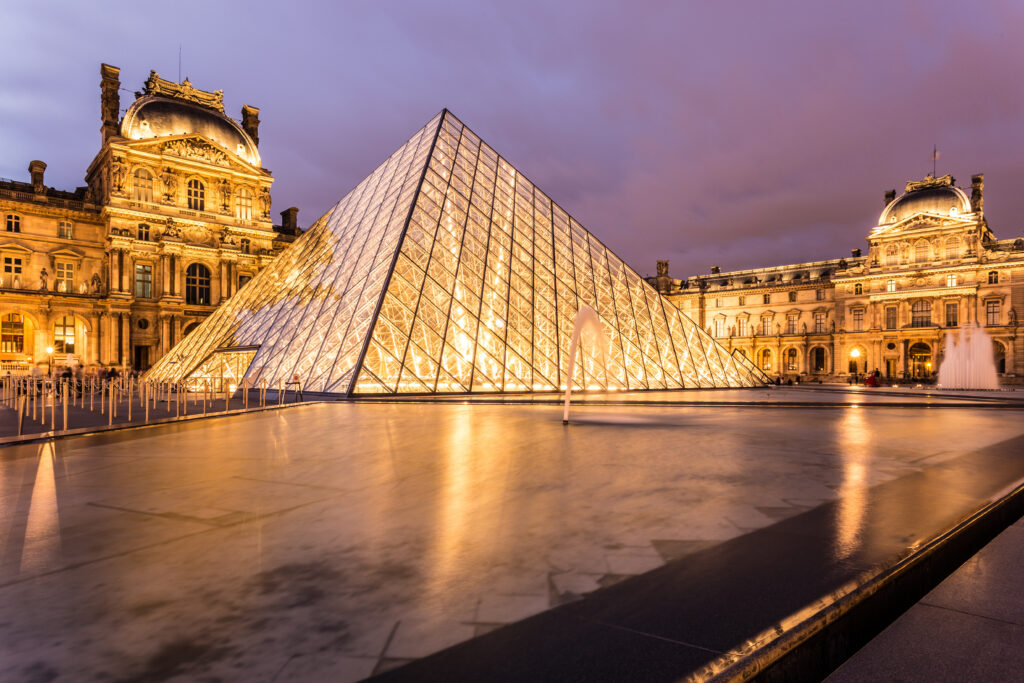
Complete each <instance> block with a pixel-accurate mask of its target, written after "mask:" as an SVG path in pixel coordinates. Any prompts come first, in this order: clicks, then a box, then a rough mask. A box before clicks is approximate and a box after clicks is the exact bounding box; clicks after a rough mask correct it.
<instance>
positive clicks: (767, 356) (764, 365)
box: [761, 349, 772, 372]
mask: <svg viewBox="0 0 1024 683" xmlns="http://www.w3.org/2000/svg"><path fill="white" fill-rule="evenodd" d="M761 369H762V370H764V371H765V372H770V371H771V369H772V352H771V350H770V349H761Z"/></svg>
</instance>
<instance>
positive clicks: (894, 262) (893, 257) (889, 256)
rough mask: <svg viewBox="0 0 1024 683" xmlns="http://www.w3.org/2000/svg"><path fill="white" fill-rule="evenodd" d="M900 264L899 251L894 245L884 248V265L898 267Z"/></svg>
mask: <svg viewBox="0 0 1024 683" xmlns="http://www.w3.org/2000/svg"><path fill="white" fill-rule="evenodd" d="M899 264H900V250H899V248H898V247H897V246H896V245H895V244H890V245H889V246H888V247H886V248H885V265H887V266H898V265H899Z"/></svg>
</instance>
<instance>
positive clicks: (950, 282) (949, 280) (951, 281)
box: [946, 273, 956, 287]
mask: <svg viewBox="0 0 1024 683" xmlns="http://www.w3.org/2000/svg"><path fill="white" fill-rule="evenodd" d="M946 286H947V287H956V273H950V274H949V275H947V276H946Z"/></svg>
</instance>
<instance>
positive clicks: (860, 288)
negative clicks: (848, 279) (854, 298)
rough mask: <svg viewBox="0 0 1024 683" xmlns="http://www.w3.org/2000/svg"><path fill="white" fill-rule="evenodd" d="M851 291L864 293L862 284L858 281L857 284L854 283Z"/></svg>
mask: <svg viewBox="0 0 1024 683" xmlns="http://www.w3.org/2000/svg"><path fill="white" fill-rule="evenodd" d="M853 293H854V294H863V293H864V285H862V284H861V283H859V282H858V283H857V284H855V285H854V286H853Z"/></svg>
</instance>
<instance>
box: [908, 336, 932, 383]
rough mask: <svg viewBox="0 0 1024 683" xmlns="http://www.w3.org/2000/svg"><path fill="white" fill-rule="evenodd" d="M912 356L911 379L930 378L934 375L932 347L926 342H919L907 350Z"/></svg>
mask: <svg viewBox="0 0 1024 683" xmlns="http://www.w3.org/2000/svg"><path fill="white" fill-rule="evenodd" d="M907 355H908V356H909V357H910V377H911V379H928V378H929V377H931V375H932V349H931V347H930V346H928V345H927V344H925V343H924V342H917V343H916V344H914V345H913V346H911V347H910V350H909V351H908V352H907Z"/></svg>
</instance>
